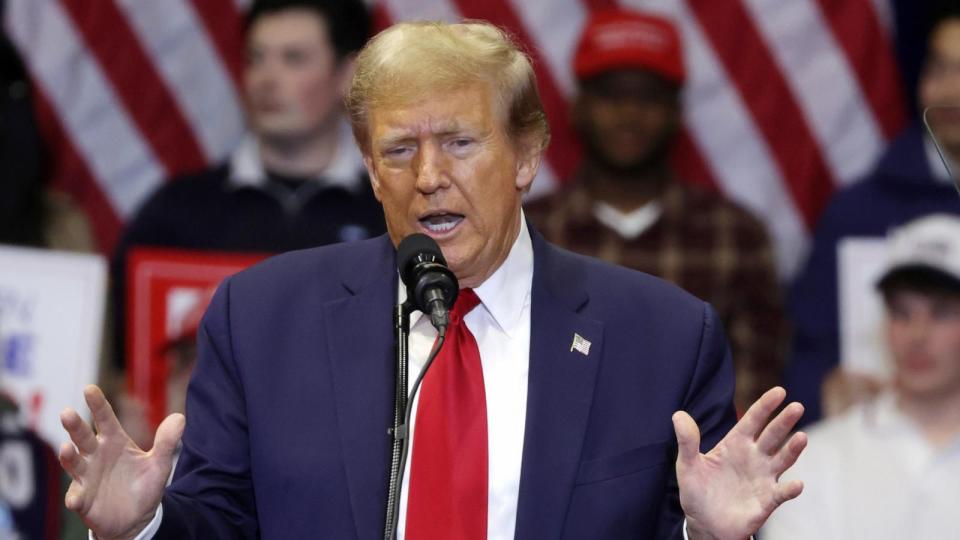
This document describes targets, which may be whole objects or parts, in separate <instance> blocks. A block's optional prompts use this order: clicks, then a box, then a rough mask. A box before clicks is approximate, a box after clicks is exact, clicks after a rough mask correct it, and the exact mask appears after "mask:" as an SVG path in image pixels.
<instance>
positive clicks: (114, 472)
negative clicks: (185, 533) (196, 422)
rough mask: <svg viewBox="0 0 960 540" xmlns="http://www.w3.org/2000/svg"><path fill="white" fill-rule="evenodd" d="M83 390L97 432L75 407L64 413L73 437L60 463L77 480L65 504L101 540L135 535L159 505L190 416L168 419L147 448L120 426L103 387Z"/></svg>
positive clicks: (68, 431) (63, 448)
mask: <svg viewBox="0 0 960 540" xmlns="http://www.w3.org/2000/svg"><path fill="white" fill-rule="evenodd" d="M83 393H84V398H85V399H86V401H87V406H89V407H90V412H91V415H92V417H93V423H94V426H95V427H96V433H94V430H93V428H92V427H91V426H90V425H89V424H87V423H86V422H85V421H84V420H83V419H82V418H80V415H79V414H77V412H76V411H74V410H72V409H66V410H64V411H63V413H61V415H60V420H61V422H62V423H63V427H64V428H65V429H66V430H67V433H68V434H69V435H70V440H71V441H72V442H66V443H64V444H63V445H62V446H61V447H60V463H61V464H62V465H63V468H64V469H65V470H66V471H67V473H69V474H70V476H71V477H72V478H73V482H71V483H70V488H69V489H68V490H67V494H66V497H65V499H64V502H65V504H66V506H67V508H68V509H70V510H73V511H75V512H77V513H78V514H80V517H81V518H82V519H83V521H84V523H86V525H87V526H88V527H89V528H90V530H91V531H93V533H94V534H95V535H97V537H98V538H100V539H101V540H112V539H115V538H116V539H120V538H133V537H134V536H136V534H137V533H139V532H140V531H141V530H142V529H143V528H144V527H146V525H147V524H148V523H149V522H150V520H151V519H152V518H153V515H154V513H155V511H156V509H157V506H158V505H159V504H160V499H161V497H162V496H163V488H164V485H165V484H166V480H167V478H168V477H169V475H170V470H171V468H172V466H173V452H174V450H175V448H176V446H177V443H178V441H179V440H180V436H181V435H182V433H183V428H184V425H185V419H184V417H183V415H181V414H172V415H170V416H169V417H167V418H166V419H165V420H164V421H163V423H162V424H160V427H159V428H158V429H157V434H156V437H155V438H154V444H153V448H152V449H151V450H150V451H143V450H142V449H141V448H140V447H139V446H137V444H136V443H134V442H133V440H131V439H130V437H129V436H128V435H127V433H126V432H124V431H123V428H121V427H120V422H119V421H118V420H117V417H116V415H115V414H114V412H113V408H112V407H111V406H110V403H109V402H107V400H106V398H105V397H104V395H103V392H102V391H101V390H100V389H99V388H98V387H96V386H93V385H91V386H88V387H87V388H85V389H84V392H83Z"/></svg>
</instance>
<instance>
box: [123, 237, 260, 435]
mask: <svg viewBox="0 0 960 540" xmlns="http://www.w3.org/2000/svg"><path fill="white" fill-rule="evenodd" d="M267 256H268V255H266V254H238V253H225V252H211V251H190V250H179V249H160V248H136V249H133V250H131V252H130V254H129V258H128V264H127V321H126V324H127V330H126V331H127V358H128V371H127V386H128V391H129V393H130V394H131V395H132V396H133V397H134V398H135V399H137V400H138V401H140V402H141V403H144V404H146V406H147V420H148V422H149V424H150V428H151V430H152V429H155V428H156V427H157V426H158V425H159V424H160V422H161V421H162V420H163V418H164V417H165V416H166V415H167V391H168V389H167V380H168V377H169V376H170V373H171V369H172V368H173V367H174V366H175V365H176V364H175V362H176V360H175V359H174V358H173V352H172V347H173V346H174V345H176V344H177V343H178V342H182V341H184V340H188V341H192V340H193V339H194V338H195V336H196V331H197V327H198V325H199V322H200V317H201V316H202V314H203V312H204V311H206V308H207V305H208V304H209V303H210V299H211V298H212V297H213V293H214V291H215V290H216V288H217V286H219V285H220V282H221V281H223V279H224V278H226V277H228V276H230V275H232V274H235V273H237V272H239V271H240V270H243V269H244V268H246V267H248V266H251V265H252V264H254V263H256V262H259V261H261V260H263V259H264V258H266V257H267Z"/></svg>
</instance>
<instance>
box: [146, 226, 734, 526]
mask: <svg viewBox="0 0 960 540" xmlns="http://www.w3.org/2000/svg"><path fill="white" fill-rule="evenodd" d="M532 236H533V249H534V277H533V290H532V307H531V338H530V372H529V373H530V375H529V377H530V379H529V392H528V398H527V410H526V411H517V414H526V415H527V420H526V432H525V438H524V447H523V462H522V472H521V478H520V495H519V501H518V509H517V526H516V537H517V538H521V539H528V538H543V539H558V538H571V539H581V538H592V539H596V538H638V539H642V538H680V537H681V535H682V533H681V530H680V524H681V522H682V519H683V516H682V511H681V509H680V505H679V499H678V492H677V487H676V478H675V473H674V467H673V462H674V459H675V456H676V441H675V437H674V434H673V427H672V423H671V420H670V418H671V415H672V413H673V412H674V411H676V410H679V409H683V410H686V411H688V412H690V413H691V414H692V415H693V417H694V418H695V419H696V420H697V422H698V424H699V425H700V428H701V431H702V435H703V444H702V446H703V447H704V448H710V447H712V446H713V445H714V444H715V443H716V442H717V441H718V440H719V439H720V438H721V437H722V435H723V434H725V433H726V432H727V430H729V428H730V427H731V426H732V424H733V422H734V419H735V416H734V410H733V406H732V396H733V370H732V367H731V362H730V358H729V352H728V348H727V343H726V340H725V338H724V335H723V331H722V329H721V327H720V323H719V321H718V319H717V316H716V315H715V313H714V312H713V310H712V309H711V308H710V307H709V306H708V305H707V304H705V303H704V302H702V301H700V300H697V299H695V298H693V297H692V296H690V295H688V294H686V293H684V292H683V291H681V290H679V289H678V288H676V287H673V286H671V285H668V284H666V283H665V282H663V281H660V280H658V279H656V278H653V277H651V276H648V275H646V274H642V273H639V272H635V271H632V270H627V269H624V268H620V267H615V266H611V265H608V264H604V263H601V262H599V261H596V260H593V259H589V258H586V257H582V256H579V255H574V254H572V253H569V252H566V251H563V250H560V249H558V248H556V247H554V246H551V245H549V244H548V243H546V242H545V241H544V240H543V239H542V238H541V237H540V236H539V235H538V234H537V233H536V232H533V233H532ZM396 294H397V271H396V264H395V252H394V248H393V246H392V244H391V243H390V241H389V239H388V238H387V237H386V236H382V237H379V238H375V239H372V240H367V241H363V242H357V243H352V244H340V245H335V246H326V247H322V248H317V249H312V250H306V251H300V252H294V253H290V254H286V255H281V256H278V257H275V258H273V259H270V260H268V261H266V262H264V263H262V264H260V265H258V266H256V267H254V268H252V269H250V270H247V271H245V272H242V273H240V274H238V275H236V276H234V277H232V278H230V279H228V280H227V281H225V282H224V284H223V285H222V286H221V287H220V290H219V291H218V293H217V294H216V296H215V297H214V299H213V302H212V304H211V307H210V308H209V310H208V312H207V315H206V317H205V319H204V321H203V324H202V326H201V329H200V336H199V340H200V343H199V348H200V359H199V361H198V365H197V367H196V370H195V372H194V376H193V380H192V382H191V384H190V390H189V394H188V398H187V418H188V421H187V427H186V432H185V434H184V437H183V452H182V454H181V458H180V462H179V464H178V466H177V472H176V475H175V479H174V482H173V484H172V485H171V486H170V487H169V488H168V489H167V492H166V494H165V495H164V498H163V505H164V518H163V523H162V527H161V531H160V534H159V537H162V538H198V539H199V538H204V539H208V538H253V537H261V538H282V539H288V538H308V537H309V538H337V539H339V538H344V539H355V538H356V539H370V540H373V539H376V538H380V537H381V535H382V529H383V521H384V513H385V510H384V505H385V502H386V491H387V480H388V472H389V471H388V467H389V457H390V438H389V436H388V434H387V428H388V427H389V426H390V425H391V421H392V412H393V397H394V395H393V394H394V371H395V368H394V356H393V341H394V333H393V326H392V320H391V313H392V307H393V305H394V303H395V299H396ZM574 333H577V334H580V335H581V336H583V337H584V338H586V339H587V340H589V341H590V342H591V343H592V346H591V348H590V351H589V355H587V356H584V355H583V354H582V353H580V352H578V351H571V342H572V340H573V335H574Z"/></svg>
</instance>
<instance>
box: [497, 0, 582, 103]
mask: <svg viewBox="0 0 960 540" xmlns="http://www.w3.org/2000/svg"><path fill="white" fill-rule="evenodd" d="M513 6H514V7H515V9H516V15H517V17H518V24H521V25H522V26H523V28H525V29H526V30H527V39H529V40H530V44H531V45H533V46H535V47H536V50H537V52H538V53H539V54H540V59H541V61H542V65H541V66H540V67H541V68H542V69H543V70H544V71H546V72H548V73H549V74H550V75H551V77H550V80H552V81H553V82H554V84H556V87H557V90H558V91H559V92H560V94H561V95H562V96H563V98H564V102H566V101H567V100H569V99H570V98H571V97H572V96H573V95H574V93H575V92H576V86H577V84H576V81H575V77H574V74H573V69H571V66H572V65H573V54H574V51H575V49H576V46H577V40H576V39H570V37H571V36H578V35H579V34H580V31H581V29H583V25H584V24H586V22H587V10H586V9H585V6H584V4H583V2H582V0H551V1H550V2H514V3H513ZM561 112H562V114H563V115H564V116H567V114H568V107H567V106H566V103H564V107H563V109H562V110H561Z"/></svg>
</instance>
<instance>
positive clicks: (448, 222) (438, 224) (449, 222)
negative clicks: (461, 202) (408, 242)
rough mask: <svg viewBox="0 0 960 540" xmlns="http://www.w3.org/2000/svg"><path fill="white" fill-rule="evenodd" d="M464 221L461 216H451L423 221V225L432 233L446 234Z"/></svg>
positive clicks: (432, 217) (434, 217) (435, 217)
mask: <svg viewBox="0 0 960 540" xmlns="http://www.w3.org/2000/svg"><path fill="white" fill-rule="evenodd" d="M462 219H463V218H462V217H460V216H451V215H443V216H431V217H429V218H427V219H423V220H421V223H423V225H424V227H426V228H427V230H429V231H430V232H435V233H444V232H447V231H449V230H451V229H453V228H454V227H456V226H457V224H458V223H460V221H461V220H462Z"/></svg>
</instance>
